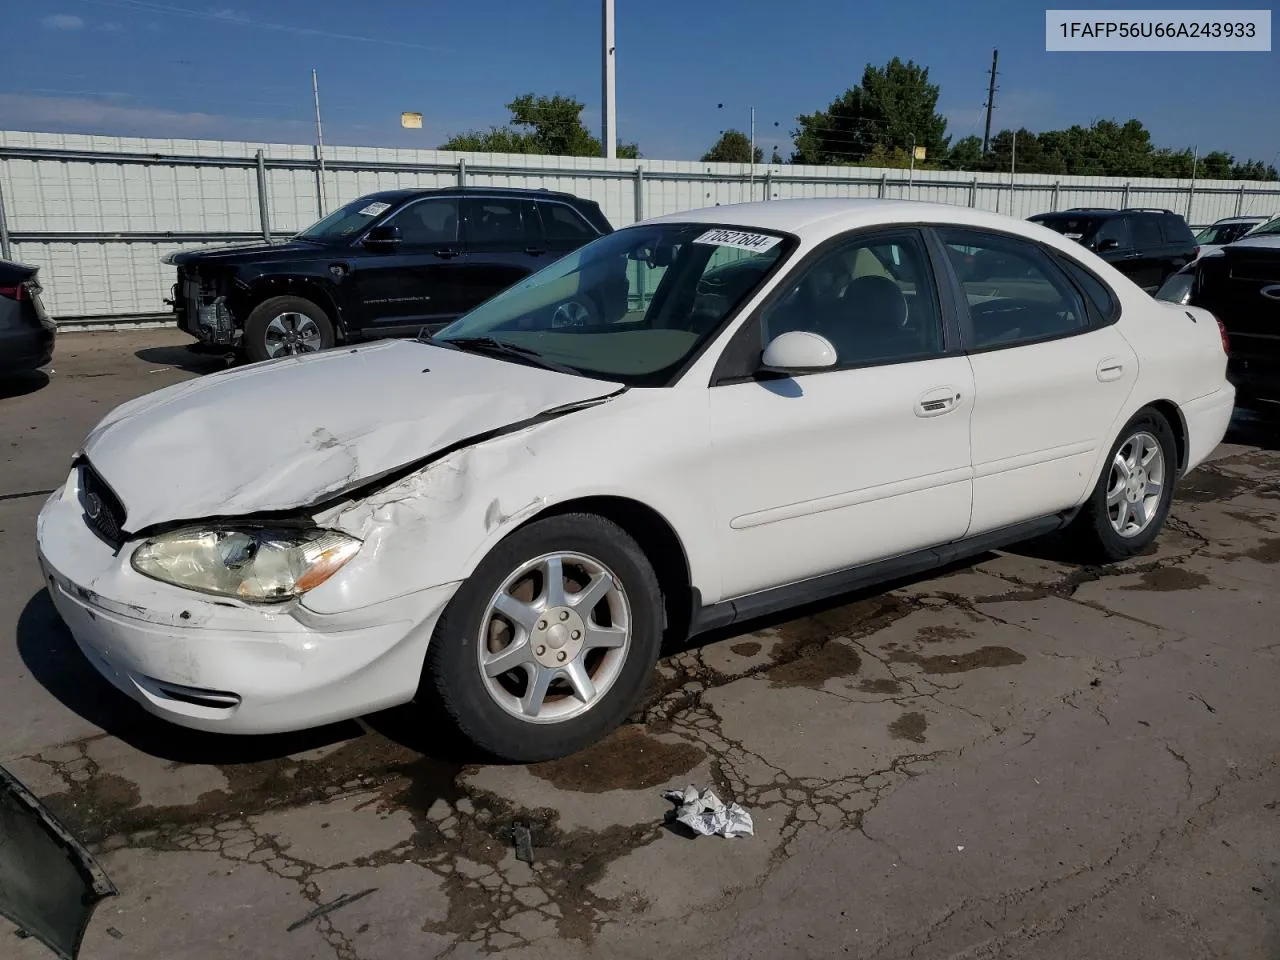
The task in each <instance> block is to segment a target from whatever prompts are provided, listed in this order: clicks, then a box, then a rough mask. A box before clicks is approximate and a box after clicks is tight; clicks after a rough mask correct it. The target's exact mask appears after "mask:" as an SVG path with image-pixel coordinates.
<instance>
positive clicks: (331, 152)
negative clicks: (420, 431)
mask: <svg viewBox="0 0 1280 960" xmlns="http://www.w3.org/2000/svg"><path fill="white" fill-rule="evenodd" d="M324 159H325V164H324V165H325V172H324V174H323V178H322V177H321V174H320V171H319V167H318V164H317V162H316V153H315V150H314V148H313V147H309V146H300V145H290V144H265V145H262V144H254V143H242V142H230V141H212V140H160V139H139V138H127V137H99V136H86V135H73V134H49V133H21V132H11V131H0V244H2V245H3V248H4V250H6V251H7V254H6V255H7V256H9V257H10V258H11V259H16V260H21V261H23V262H25V263H30V264H33V265H36V266H39V267H40V268H41V274H40V277H41V283H42V284H43V286H44V288H45V290H46V297H45V299H46V302H47V304H48V306H49V309H50V312H51V313H53V315H54V316H55V317H58V318H59V319H60V320H64V321H71V320H84V319H87V318H110V317H133V316H149V315H156V314H161V313H164V312H165V311H166V309H167V308H166V307H165V305H164V303H163V299H164V298H165V297H166V296H168V293H169V288H170V285H171V284H172V283H173V270H172V269H171V268H169V267H166V266H164V265H163V264H162V263H161V258H162V257H163V256H164V254H166V253H168V252H169V251H171V250H175V249H181V248H185V247H191V246H200V245H202V244H208V243H216V242H227V241H238V240H244V241H251V240H255V239H261V238H263V237H264V236H270V237H273V238H282V237H284V236H287V235H289V234H291V233H294V232H296V231H297V230H300V229H302V228H303V227H305V226H307V225H309V224H310V223H312V222H314V221H315V220H317V219H319V217H320V216H321V212H320V211H321V196H322V191H323V197H324V200H325V209H326V210H332V209H334V208H335V207H336V206H338V205H340V204H343V203H346V202H348V201H350V200H354V199H355V198H357V197H359V196H361V195H363V194H366V193H371V192H373V191H375V190H386V189H392V188H397V187H444V186H452V185H455V184H466V185H469V186H510V187H547V188H549V189H552V190H566V191H569V192H571V193H576V194H578V195H579V196H584V197H588V198H590V199H592V200H595V201H596V202H598V203H599V204H600V205H601V207H603V209H604V211H605V214H606V215H607V216H608V217H609V219H610V220H611V221H612V222H613V223H614V225H615V226H620V225H622V224H626V223H631V222H633V221H635V220H638V219H642V218H644V217H646V216H656V215H658V214H663V213H672V212H676V211H679V210H687V209H691V208H695V207H705V206H714V205H716V204H727V203H737V202H741V201H744V200H750V199H757V200H763V199H781V198H789V197H877V196H879V197H887V198H911V199H916V200H929V201H935V202H942V203H955V204H961V205H965V206H972V207H980V208H983V209H987V210H996V211H999V212H1002V213H1012V214H1013V215H1014V216H1018V217H1028V216H1031V215H1032V214H1035V213H1042V212H1045V211H1050V210H1058V209H1064V208H1066V207H1085V206H1091V207H1120V206H1147V207H1163V208H1167V209H1170V210H1174V211H1176V212H1177V213H1180V214H1183V215H1184V216H1186V217H1187V219H1188V221H1189V222H1191V223H1192V224H1193V225H1196V226H1199V225H1202V224H1207V223H1211V222H1212V221H1214V220H1218V219H1221V218H1222V217H1229V216H1235V215H1239V214H1260V215H1267V216H1271V215H1275V214H1280V184H1277V183H1255V182H1241V181H1230V180H1200V181H1195V182H1191V181H1187V180H1160V179H1141V178H1134V179H1126V178H1122V177H1084V178H1070V179H1069V178H1065V177H1055V176H1049V175H1043V174H1017V175H1016V176H1010V175H1009V174H998V173H958V172H951V171H934V170H920V171H916V172H915V174H914V175H910V174H909V173H908V171H906V170H879V169H871V168H866V167H815V166H800V165H790V164H788V165H766V164H758V165H756V166H755V167H754V168H752V167H750V166H749V165H747V164H733V163H700V162H694V161H683V160H681V161H677V160H605V159H602V158H601V159H597V158H591V157H585V158H584V157H541V156H525V155H515V154H467V153H453V152H447V151H438V150H402V149H395V148H383V147H326V150H325V158H324Z"/></svg>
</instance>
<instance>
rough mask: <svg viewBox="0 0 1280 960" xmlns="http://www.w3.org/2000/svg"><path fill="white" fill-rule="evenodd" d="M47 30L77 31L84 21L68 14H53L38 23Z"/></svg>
mask: <svg viewBox="0 0 1280 960" xmlns="http://www.w3.org/2000/svg"><path fill="white" fill-rule="evenodd" d="M40 23H41V24H43V25H44V26H45V27H46V28H47V29H49V30H79V29H80V28H81V27H83V26H84V21H83V20H81V19H80V18H79V17H75V16H72V15H71V14H69V13H53V14H50V15H49V16H47V17H45V18H44V19H43V20H41V21H40Z"/></svg>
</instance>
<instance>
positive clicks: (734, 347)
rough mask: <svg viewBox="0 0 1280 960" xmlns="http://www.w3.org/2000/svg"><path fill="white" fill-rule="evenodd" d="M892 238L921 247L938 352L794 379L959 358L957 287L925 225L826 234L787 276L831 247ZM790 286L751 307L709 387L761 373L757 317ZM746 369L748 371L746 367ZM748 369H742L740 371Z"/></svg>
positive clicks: (810, 373) (724, 351)
mask: <svg viewBox="0 0 1280 960" xmlns="http://www.w3.org/2000/svg"><path fill="white" fill-rule="evenodd" d="M893 237H910V238H912V239H913V240H914V241H915V242H916V243H917V244H918V245H919V248H920V251H921V252H922V253H923V254H924V259H925V269H926V271H927V272H928V273H929V274H930V279H931V280H932V283H933V290H934V297H935V301H936V302H937V304H938V310H939V313H940V317H939V321H940V323H941V326H942V350H940V351H938V352H936V353H931V354H928V355H926V356H919V357H902V358H901V359H897V360H869V361H866V362H863V363H849V364H838V365H836V366H834V367H824V368H823V369H821V370H812V371H807V372H804V373H797V374H794V376H796V377H802V376H804V377H807V376H814V375H820V374H824V373H843V372H844V371H847V370H865V369H867V368H870V367H891V366H897V365H899V364H903V363H924V362H927V361H930V360H939V359H942V358H944V357H951V356H963V354H964V348H963V347H964V341H963V339H962V337H961V331H960V327H959V322H958V321H959V314H958V307H959V304H958V302H957V301H956V299H955V290H953V289H950V285H948V284H944V283H942V282H941V278H940V276H939V274H938V262H937V259H938V255H939V250H938V249H937V248H936V247H934V246H932V245H931V244H930V243H929V240H928V231H927V225H926V224H923V223H893V224H885V223H879V224H874V225H871V226H863V227H855V228H854V229H852V230H846V231H845V232H843V233H840V234H837V235H836V236H833V237H828V238H827V239H826V240H824V241H823V242H822V243H820V244H818V245H817V246H816V247H814V248H813V249H812V250H810V251H809V252H808V253H807V254H805V255H804V256H803V257H801V258H800V259H799V260H797V261H796V262H795V263H794V264H792V265H791V266H790V267H789V268H788V269H787V275H788V276H791V275H795V276H797V277H798V276H800V275H801V274H802V273H803V272H804V271H805V270H807V269H808V268H809V267H811V266H812V265H813V264H814V262H815V261H817V260H819V259H821V258H822V257H824V256H826V255H827V254H828V253H830V252H831V251H832V250H835V249H837V248H839V247H843V246H852V245H854V244H861V243H863V242H865V241H866V240H868V239H871V240H877V239H882V238H883V239H885V240H891V239H892V238H893ZM789 286H790V285H789V284H784V283H778V284H776V285H775V286H774V288H773V289H772V290H770V291H769V293H768V295H767V296H766V297H765V298H764V300H762V301H760V303H759V304H758V305H757V306H756V308H755V309H754V310H752V311H751V315H750V316H749V317H747V319H746V321H745V322H744V323H743V324H742V325H741V326H739V327H738V329H737V330H736V331H734V333H733V335H732V336H731V337H729V339H728V341H727V342H726V343H725V345H724V348H723V349H722V350H721V351H720V357H719V359H717V361H716V365H715V367H713V368H712V371H711V376H710V379H709V380H708V383H707V386H708V387H709V388H710V387H727V386H734V385H736V384H740V383H750V382H752V381H754V380H757V379H758V377H759V362H760V355H761V353H762V352H763V351H764V346H765V345H764V343H763V342H762V338H761V337H760V321H761V319H762V317H763V314H764V312H765V311H766V310H768V309H770V308H771V307H772V306H774V305H776V304H777V303H778V301H779V300H781V299H782V298H783V297H784V296H786V292H787V289H788V287H789ZM747 367H750V370H746V368H747ZM744 371H746V372H744Z"/></svg>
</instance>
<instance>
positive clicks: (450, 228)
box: [352, 197, 467, 336]
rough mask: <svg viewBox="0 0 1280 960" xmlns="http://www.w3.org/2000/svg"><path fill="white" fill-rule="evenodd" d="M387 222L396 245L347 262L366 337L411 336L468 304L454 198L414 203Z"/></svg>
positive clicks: (455, 314)
mask: <svg viewBox="0 0 1280 960" xmlns="http://www.w3.org/2000/svg"><path fill="white" fill-rule="evenodd" d="M387 223H388V225H393V226H396V227H398V228H399V229H400V242H399V244H398V245H396V246H395V247H393V248H389V249H385V250H381V249H380V250H372V249H366V250H365V251H364V253H363V255H362V256H361V257H359V258H358V259H356V260H353V261H352V274H353V276H352V280H353V281H354V288H355V290H356V296H357V298H358V300H359V306H360V314H361V317H362V319H363V323H362V327H363V331H364V333H365V335H366V336H394V335H397V334H405V333H416V332H417V330H418V329H419V328H421V327H422V326H424V325H425V326H428V327H433V326H441V325H443V324H444V323H447V322H448V321H449V320H452V319H453V318H454V317H456V316H457V315H458V314H459V313H460V312H462V311H461V308H462V305H463V304H464V303H465V302H466V299H467V297H466V291H465V277H464V270H465V268H466V265H467V254H466V252H465V250H464V249H463V247H462V244H461V242H460V240H459V236H460V235H459V230H458V201H457V199H456V198H452V197H428V198H426V199H423V200H416V201H414V202H413V203H410V204H409V205H408V206H406V207H405V208H404V209H403V210H401V211H400V212H399V213H397V214H396V215H395V216H394V217H392V218H391V219H390V220H389V221H387Z"/></svg>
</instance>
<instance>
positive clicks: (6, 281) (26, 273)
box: [0, 260, 57, 375]
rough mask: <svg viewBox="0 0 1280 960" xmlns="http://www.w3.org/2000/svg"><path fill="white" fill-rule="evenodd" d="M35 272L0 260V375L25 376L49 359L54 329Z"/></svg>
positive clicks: (20, 264)
mask: <svg viewBox="0 0 1280 960" xmlns="http://www.w3.org/2000/svg"><path fill="white" fill-rule="evenodd" d="M39 272H40V269H39V268H38V267H31V266H27V265H26V264H24V263H13V262H11V261H9V260H0V375H9V374H14V373H29V372H30V371H32V370H36V369H38V368H40V367H43V366H44V365H45V364H46V363H48V362H49V361H50V360H52V359H53V341H54V338H55V335H56V332H57V328H56V327H55V326H54V323H53V320H51V319H50V318H49V314H48V313H47V312H46V311H45V308H44V303H43V302H42V301H41V300H40V291H41V287H40V283H39V281H38V280H37V279H36V276H37V274H39Z"/></svg>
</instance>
